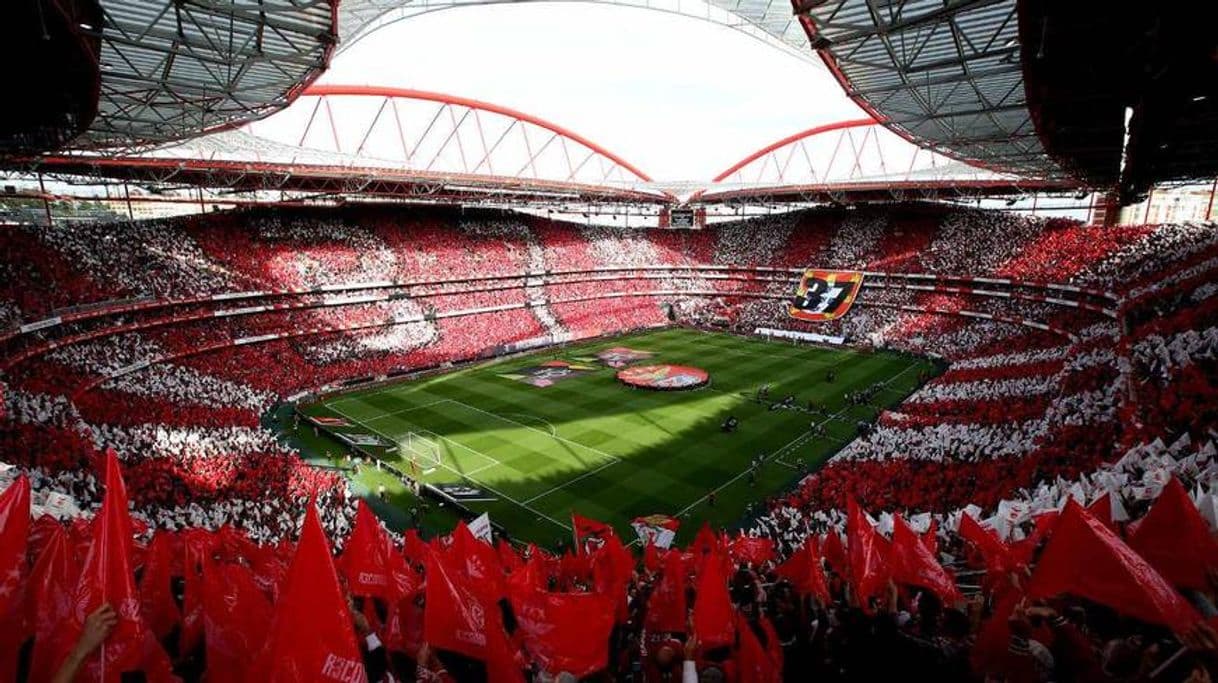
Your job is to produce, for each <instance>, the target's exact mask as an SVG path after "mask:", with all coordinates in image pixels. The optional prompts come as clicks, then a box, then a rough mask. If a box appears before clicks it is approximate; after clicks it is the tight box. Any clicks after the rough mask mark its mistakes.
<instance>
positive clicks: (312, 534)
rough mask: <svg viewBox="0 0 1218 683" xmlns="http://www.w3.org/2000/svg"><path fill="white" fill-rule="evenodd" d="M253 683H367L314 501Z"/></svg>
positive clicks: (302, 530) (259, 658)
mask: <svg viewBox="0 0 1218 683" xmlns="http://www.w3.org/2000/svg"><path fill="white" fill-rule="evenodd" d="M249 673H250V675H249V676H248V677H247V680H250V681H319V680H333V681H352V682H354V681H363V680H365V679H366V677H367V676H366V674H365V672H364V663H363V659H362V656H361V655H360V650H359V646H358V645H356V641H355V633H354V632H353V631H352V622H351V611H350V609H349V608H348V607H347V600H346V597H345V596H344V595H343V592H342V589H341V588H340V587H339V585H338V573H337V572H336V571H335V569H334V561H333V560H332V559H331V556H330V543H329V542H328V541H327V540H326V533H325V532H324V531H322V528H321V522H320V521H318V519H317V509H316V505H315V503H314V502H313V501H310V503H309V509H308V512H307V513H306V514H305V521H304V527H303V528H302V529H301V532H300V542H299V543H297V544H296V556H295V557H293V558H292V564H291V566H290V567H289V568H288V575H287V577H286V578H285V579H284V583H283V590H282V593H281V595H280V598H279V602H278V604H276V605H275V615H274V617H273V619H272V620H271V626H270V629H269V630H268V631H267V633H266V643H265V647H264V648H263V650H262V653H261V655H260V656H259V657H258V660H257V665H256V666H254V667H252V668H251V669H250V672H249Z"/></svg>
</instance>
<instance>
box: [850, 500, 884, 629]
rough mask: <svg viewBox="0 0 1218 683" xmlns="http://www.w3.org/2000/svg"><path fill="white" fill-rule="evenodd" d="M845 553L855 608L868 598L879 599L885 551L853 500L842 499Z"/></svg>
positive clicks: (882, 586) (869, 523)
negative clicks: (844, 501)
mask: <svg viewBox="0 0 1218 683" xmlns="http://www.w3.org/2000/svg"><path fill="white" fill-rule="evenodd" d="M846 510H847V513H846V514H847V517H846V536H847V539H846V550H847V552H848V554H849V558H850V582H851V585H852V586H854V591H855V597H856V598H857V599H858V601H859V604H861V605H866V604H867V600H868V598H871V597H873V596H877V595H880V594H881V592H882V591H883V589H884V584H885V583H886V582H887V581H888V578H889V577H888V574H889V572H888V568H887V567H886V566H885V562H884V553H885V548H884V546H883V545H882V542H883V539H881V538H880V537H879V534H878V533H877V532H876V530H875V528H874V527H872V526H871V522H869V521H867V516H866V515H865V514H863V509H862V508H860V507H859V505H858V503H856V502H854V498H847V499H846Z"/></svg>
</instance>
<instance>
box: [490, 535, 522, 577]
mask: <svg viewBox="0 0 1218 683" xmlns="http://www.w3.org/2000/svg"><path fill="white" fill-rule="evenodd" d="M495 554H496V555H498V556H499V566H501V567H503V569H504V571H506V572H508V573H509V574H510V573H512V572H514V571H516V570H517V569H522V568H523V567H524V560H522V559H520V555H519V554H517V553H516V549H515V548H513V547H512V544H511V543H508V542H507V541H505V540H503V539H502V538H501V539H499V541H498V542H496V543H495Z"/></svg>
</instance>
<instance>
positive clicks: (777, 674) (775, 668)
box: [737, 616, 782, 683]
mask: <svg viewBox="0 0 1218 683" xmlns="http://www.w3.org/2000/svg"><path fill="white" fill-rule="evenodd" d="M737 619H738V624H737V626H738V628H737V630H738V631H739V633H740V649H739V651H738V652H737V660H738V664H739V667H740V675H739V680H740V683H779V682H780V681H781V680H782V660H781V656H782V655H781V652H782V650H781V649H779V648H777V647H771V648H770V649H767V648H765V647H762V645H761V641H760V640H758V639H757V635H756V634H755V633H753V628H752V627H751V626H750V625H749V622H748V621H747V620H746V619H744V618H743V617H739V616H738V617H737ZM761 619H762V631H763V632H764V633H766V636H767V640H768V641H769V642H768V643H767V645H770V646H776V645H777V643H776V642H775V641H777V640H778V635H777V634H776V633H774V629H773V627H771V626H769V620H767V619H766V618H765V617H761ZM775 653H778V654H777V656H778V657H779V659H778V660H777V661H775V659H774V656H775Z"/></svg>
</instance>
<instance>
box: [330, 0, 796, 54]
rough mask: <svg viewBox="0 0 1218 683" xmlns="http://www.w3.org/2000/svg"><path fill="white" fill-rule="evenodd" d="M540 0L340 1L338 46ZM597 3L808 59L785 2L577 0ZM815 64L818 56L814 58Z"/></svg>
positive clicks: (759, 0) (783, 0) (793, 17)
mask: <svg viewBox="0 0 1218 683" xmlns="http://www.w3.org/2000/svg"><path fill="white" fill-rule="evenodd" d="M539 1H545V0H414V1H412V0H343V2H342V5H341V8H340V10H339V30H340V34H341V44H340V49H342V48H345V47H349V46H350V45H352V44H353V43H355V42H356V41H358V40H359V38H361V37H363V36H365V35H367V34H368V33H371V32H372V31H375V30H377V29H379V28H382V27H384V26H387V25H389V24H392V23H394V22H397V21H402V20H405V19H410V18H412V17H417V16H419V15H422V14H427V13H430V12H438V11H443V10H448V9H456V8H461V7H472V6H475V5H487V4H502V3H523V2H539ZM581 1H591V2H595V3H597V4H606V5H617V6H621V7H637V8H640V9H648V10H655V11H660V12H667V13H670V14H677V15H680V16H684V17H689V18H693V19H700V20H703V21H709V22H712V23H715V24H719V25H721V26H726V27H728V28H730V29H733V30H736V31H740V32H741V33H744V34H745V35H748V36H750V37H753V38H756V39H758V40H761V41H763V42H765V43H767V44H769V45H773V46H775V47H778V48H781V49H783V50H785V51H787V52H789V53H791V54H794V55H796V56H799V57H801V58H804V59H808V60H810V61H812V60H814V57H815V56H814V55H813V53H811V52H810V51H809V50H808V36H807V34H806V33H805V32H804V29H803V27H802V26H801V25H800V23H799V21H798V20H797V19H796V17H795V16H794V14H793V13H792V12H791V3H790V0H709V2H707V3H705V4H703V3H700V2H695V3H690V2H682V1H681V0H581ZM815 63H819V60H815Z"/></svg>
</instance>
